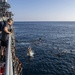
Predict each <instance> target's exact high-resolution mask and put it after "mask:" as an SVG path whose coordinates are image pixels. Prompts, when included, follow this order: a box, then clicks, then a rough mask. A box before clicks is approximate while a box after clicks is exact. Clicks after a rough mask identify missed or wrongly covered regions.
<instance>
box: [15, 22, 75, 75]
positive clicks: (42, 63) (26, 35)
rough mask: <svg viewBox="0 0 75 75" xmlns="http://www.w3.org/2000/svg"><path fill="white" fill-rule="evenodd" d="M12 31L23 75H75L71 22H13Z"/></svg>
mask: <svg viewBox="0 0 75 75" xmlns="http://www.w3.org/2000/svg"><path fill="white" fill-rule="evenodd" d="M14 28H15V37H16V40H17V41H16V56H17V57H18V58H19V59H20V61H21V62H22V64H23V75H75V22H14ZM29 46H30V47H31V48H32V50H33V51H34V57H31V58H29V57H28V56H27V52H28V47H29Z"/></svg>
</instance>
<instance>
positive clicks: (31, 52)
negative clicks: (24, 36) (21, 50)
mask: <svg viewBox="0 0 75 75" xmlns="http://www.w3.org/2000/svg"><path fill="white" fill-rule="evenodd" d="M27 55H28V56H29V57H33V55H34V52H33V51H32V49H31V47H30V46H29V47H28V54H27Z"/></svg>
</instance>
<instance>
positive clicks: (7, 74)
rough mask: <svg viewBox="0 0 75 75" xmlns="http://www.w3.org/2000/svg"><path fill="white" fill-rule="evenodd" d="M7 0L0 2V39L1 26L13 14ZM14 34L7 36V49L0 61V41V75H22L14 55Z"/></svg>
mask: <svg viewBox="0 0 75 75" xmlns="http://www.w3.org/2000/svg"><path fill="white" fill-rule="evenodd" d="M9 8H11V6H10V4H9V3H8V1H7V0H0V38H1V36H2V34H1V33H2V26H3V25H4V23H5V22H6V21H7V19H9V18H12V19H13V17H12V16H14V15H13V13H12V12H10V11H9ZM15 50H16V47H15V33H14V32H13V34H12V35H11V34H9V35H8V47H7V48H5V51H4V52H5V57H4V58H3V60H2V59H1V40H0V75H22V70H23V67H22V63H21V61H20V60H19V58H17V56H16V53H15Z"/></svg>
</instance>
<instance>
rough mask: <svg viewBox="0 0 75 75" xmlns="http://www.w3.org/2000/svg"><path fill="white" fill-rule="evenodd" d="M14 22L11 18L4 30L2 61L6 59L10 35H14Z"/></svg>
mask: <svg viewBox="0 0 75 75" xmlns="http://www.w3.org/2000/svg"><path fill="white" fill-rule="evenodd" d="M12 25H13V20H12V19H11V18H10V19H8V20H7V22H6V23H5V24H4V26H3V28H2V37H1V59H2V60H4V58H5V49H6V48H7V46H8V35H9V34H11V33H13V26H12Z"/></svg>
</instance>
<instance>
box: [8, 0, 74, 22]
mask: <svg viewBox="0 0 75 75" xmlns="http://www.w3.org/2000/svg"><path fill="white" fill-rule="evenodd" d="M7 1H8V3H9V4H10V5H11V8H10V11H12V12H13V14H14V17H13V18H14V20H15V21H75V0H7Z"/></svg>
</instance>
